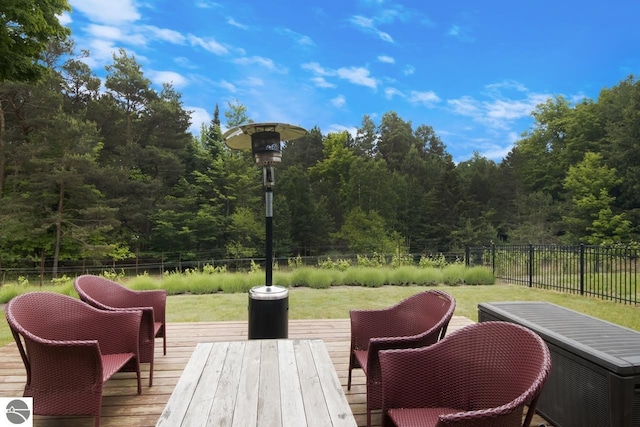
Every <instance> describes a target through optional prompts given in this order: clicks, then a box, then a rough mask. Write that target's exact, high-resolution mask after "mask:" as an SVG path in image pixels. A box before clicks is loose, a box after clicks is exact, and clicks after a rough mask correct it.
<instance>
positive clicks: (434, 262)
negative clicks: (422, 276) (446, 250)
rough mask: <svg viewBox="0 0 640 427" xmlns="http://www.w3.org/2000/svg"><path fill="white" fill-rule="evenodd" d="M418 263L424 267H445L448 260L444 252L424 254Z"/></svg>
mask: <svg viewBox="0 0 640 427" xmlns="http://www.w3.org/2000/svg"><path fill="white" fill-rule="evenodd" d="M418 265H419V266H420V267H423V268H444V267H446V266H447V260H446V259H445V257H444V255H443V254H438V255H422V256H421V257H420V261H419V262H418Z"/></svg>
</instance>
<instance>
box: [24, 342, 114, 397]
mask: <svg viewBox="0 0 640 427" xmlns="http://www.w3.org/2000/svg"><path fill="white" fill-rule="evenodd" d="M26 345H27V348H28V353H29V361H30V378H31V384H30V387H32V388H33V389H47V388H53V389H56V388H57V389H64V388H65V387H67V388H74V389H77V388H83V386H82V384H85V386H84V388H87V389H91V388H92V387H94V386H98V385H100V384H102V358H101V353H100V346H99V343H98V341H96V340H78V341H69V340H67V341H56V340H47V339H42V338H37V337H36V340H34V341H32V342H29V341H27V343H26ZM52 366H55V367H56V369H51V368H52Z"/></svg>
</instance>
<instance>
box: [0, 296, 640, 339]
mask: <svg viewBox="0 0 640 427" xmlns="http://www.w3.org/2000/svg"><path fill="white" fill-rule="evenodd" d="M438 288H439V289H442V290H445V291H446V292H449V293H451V294H452V295H453V296H454V297H455V298H456V302H457V304H456V311H455V315H460V316H465V317H468V318H470V319H472V320H477V319H478V304H479V303H481V302H493V301H548V302H552V303H554V304H558V305H561V306H564V307H567V308H570V309H572V310H576V311H579V312H582V313H586V314H589V315H592V316H595V317H598V318H601V319H604V320H608V321H610V322H613V323H616V324H619V325H623V326H627V327H629V328H632V329H636V330H640V307H636V306H630V305H624V304H620V303H615V302H610V301H603V300H599V299H594V298H588V297H583V296H580V295H570V294H563V293H558V292H554V291H547V290H540V289H531V288H527V287H524V286H519V285H504V284H496V285H482V286H481V285H477V286H467V285H465V286H444V285H443V286H439V287H438ZM425 289H429V287H425V286H382V287H377V288H368V287H360V286H336V287H331V288H328V289H311V288H304V287H297V288H291V289H290V290H289V319H339V318H348V317H349V310H350V309H351V308H378V307H386V306H389V305H391V304H394V303H396V302H398V301H400V300H402V299H403V298H406V297H407V296H409V295H412V294H414V293H416V292H420V291H423V290H425ZM247 305H248V296H247V294H246V293H232V294H227V293H216V294H208V295H175V296H170V297H169V299H168V302H167V320H168V321H169V322H204V321H223V320H247ZM12 339H13V338H12V337H11V333H10V331H9V328H8V325H7V322H6V321H4V322H2V323H1V324H0V345H4V344H7V343H9V342H10V341H11V340H12Z"/></svg>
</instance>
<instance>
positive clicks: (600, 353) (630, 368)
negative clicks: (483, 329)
mask: <svg viewBox="0 0 640 427" xmlns="http://www.w3.org/2000/svg"><path fill="white" fill-rule="evenodd" d="M491 320H501V321H508V322H512V323H517V324H520V325H523V326H525V327H527V328H529V329H531V330H533V331H534V332H536V333H538V335H540V336H541V337H542V339H544V340H545V342H546V343H547V345H548V346H549V350H550V351H551V358H552V366H551V372H550V374H549V377H548V379H547V383H546V384H545V386H544V389H543V390H542V394H541V395H540V400H539V401H538V406H537V411H538V412H539V413H540V414H541V415H542V416H543V417H544V418H546V419H547V420H549V421H550V422H552V423H553V425H554V426H556V427H640V332H638V331H635V330H632V329H629V328H625V327H622V326H618V325H615V324H613V323H610V322H606V321H604V320H600V319H597V318H595V317H592V316H588V315H585V314H582V313H578V312H576V311H573V310H569V309H566V308H564V307H560V306H558V305H555V304H551V303H546V302H518V301H514V302H494V303H483V304H478V321H480V322H486V321H491Z"/></svg>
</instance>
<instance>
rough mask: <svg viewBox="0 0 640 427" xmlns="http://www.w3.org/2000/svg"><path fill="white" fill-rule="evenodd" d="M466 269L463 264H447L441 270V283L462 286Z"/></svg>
mask: <svg viewBox="0 0 640 427" xmlns="http://www.w3.org/2000/svg"><path fill="white" fill-rule="evenodd" d="M465 270H466V267H465V266H464V264H449V265H447V266H446V267H445V268H443V269H442V281H443V282H444V284H446V285H462V284H464V277H465Z"/></svg>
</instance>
